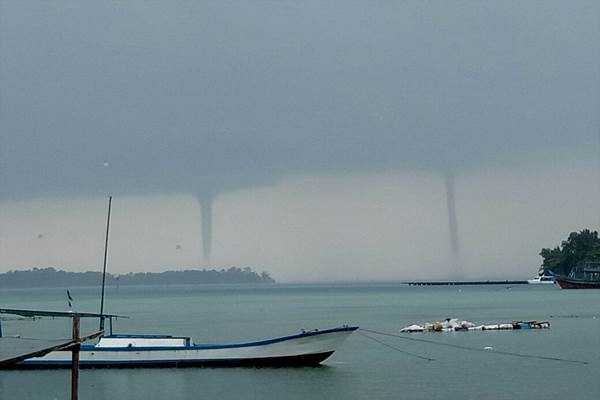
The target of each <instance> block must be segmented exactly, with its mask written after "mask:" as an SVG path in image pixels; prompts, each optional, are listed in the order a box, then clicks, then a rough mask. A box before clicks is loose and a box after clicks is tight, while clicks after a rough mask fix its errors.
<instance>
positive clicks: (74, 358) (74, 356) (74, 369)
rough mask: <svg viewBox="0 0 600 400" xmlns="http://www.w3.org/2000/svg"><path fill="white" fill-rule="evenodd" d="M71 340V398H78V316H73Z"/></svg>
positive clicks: (76, 399)
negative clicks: (72, 341) (73, 342)
mask: <svg viewBox="0 0 600 400" xmlns="http://www.w3.org/2000/svg"><path fill="white" fill-rule="evenodd" d="M73 340H74V341H75V342H76V344H75V345H74V346H73V350H72V353H71V400H79V347H80V344H79V341H80V339H79V316H78V315H75V316H73Z"/></svg>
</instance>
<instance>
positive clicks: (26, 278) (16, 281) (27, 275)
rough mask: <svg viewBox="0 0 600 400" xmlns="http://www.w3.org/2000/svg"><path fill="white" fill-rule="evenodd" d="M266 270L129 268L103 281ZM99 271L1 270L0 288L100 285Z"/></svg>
mask: <svg viewBox="0 0 600 400" xmlns="http://www.w3.org/2000/svg"><path fill="white" fill-rule="evenodd" d="M273 282H275V281H274V279H273V278H271V276H270V275H269V273H268V272H261V273H257V272H254V271H252V270H251V269H250V268H248V267H246V268H238V267H230V268H228V269H221V270H216V269H201V270H200V269H193V270H184V271H165V272H130V273H127V274H110V273H107V274H106V284H107V285H112V286H117V285H124V286H127V285H179V284H210V283H273ZM101 284H102V273H100V272H93V271H87V272H69V271H63V270H60V269H56V268H54V267H46V268H37V267H36V268H32V269H30V270H25V271H9V272H5V273H0V288H37V287H76V286H100V285H101Z"/></svg>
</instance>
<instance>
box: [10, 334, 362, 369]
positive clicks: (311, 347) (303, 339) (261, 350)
mask: <svg viewBox="0 0 600 400" xmlns="http://www.w3.org/2000/svg"><path fill="white" fill-rule="evenodd" d="M357 329H358V327H356V326H342V327H339V328H333V329H325V330H312V331H302V332H301V333H298V334H295V335H290V336H282V337H277V338H273V339H267V340H261V341H255V342H245V343H232V344H194V343H192V341H191V338H189V337H176V336H163V335H109V336H104V337H102V338H101V339H100V341H99V342H98V343H96V344H82V345H81V351H80V353H79V354H80V355H79V365H80V367H81V368H133V367H143V368H152V367H155V368H156V367H164V368H173V367H246V366H253V367H271V366H273V367H285V366H315V365H318V364H320V363H321V362H322V361H324V360H325V359H327V358H328V357H329V356H331V355H332V354H333V353H334V352H335V351H336V349H337V348H338V347H339V346H340V345H341V344H342V342H343V341H344V340H346V338H347V337H348V336H350V334H352V332H354V331H355V330H357ZM70 366H71V351H54V352H51V353H49V354H47V355H45V356H43V357H38V358H30V359H27V360H25V361H22V362H20V363H19V364H17V365H16V368H24V369H29V368H69V367H70Z"/></svg>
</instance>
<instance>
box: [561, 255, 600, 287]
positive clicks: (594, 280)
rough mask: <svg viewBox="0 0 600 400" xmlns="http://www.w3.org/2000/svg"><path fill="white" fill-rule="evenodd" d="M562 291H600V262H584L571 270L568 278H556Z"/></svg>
mask: <svg viewBox="0 0 600 400" xmlns="http://www.w3.org/2000/svg"><path fill="white" fill-rule="evenodd" d="M555 279H556V282H557V283H558V284H559V285H560V287H561V288H563V289H600V262H584V263H581V264H579V265H576V266H575V267H573V269H571V272H570V273H569V275H568V276H557V277H556V278H555Z"/></svg>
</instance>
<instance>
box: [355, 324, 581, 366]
mask: <svg viewBox="0 0 600 400" xmlns="http://www.w3.org/2000/svg"><path fill="white" fill-rule="evenodd" d="M360 330H362V331H365V332H370V333H374V334H376V335H382V336H389V337H395V338H398V339H403V340H409V341H413V342H421V343H429V344H435V345H438V346H445V347H451V348H455V349H460V350H468V351H478V352H482V353H487V354H501V355H505V356H513V357H521V358H533V359H537V360H547V361H560V362H565V363H571V364H580V365H588V364H589V362H587V361H581V360H570V359H567V358H560V357H549V356H536V355H533V354H524V353H517V352H512V351H502V350H493V351H490V350H486V349H481V348H479V347H470V346H463V345H460V344H453V343H443V342H437V341H435V340H429V339H420V338H414V337H407V336H403V335H396V334H393V333H387V332H381V331H376V330H372V329H366V328H360Z"/></svg>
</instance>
